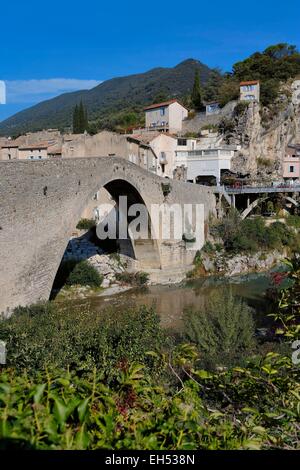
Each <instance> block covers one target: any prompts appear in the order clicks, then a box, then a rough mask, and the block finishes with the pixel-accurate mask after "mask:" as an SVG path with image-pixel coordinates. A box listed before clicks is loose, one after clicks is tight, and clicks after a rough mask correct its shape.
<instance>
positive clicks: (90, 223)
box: [76, 219, 96, 230]
mask: <svg viewBox="0 0 300 470" xmlns="http://www.w3.org/2000/svg"><path fill="white" fill-rule="evenodd" d="M95 225H96V222H95V220H93V219H80V220H79V222H78V224H77V225H76V228H77V229H78V230H90V229H91V228H93V227H95Z"/></svg>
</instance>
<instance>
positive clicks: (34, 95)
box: [0, 0, 300, 120]
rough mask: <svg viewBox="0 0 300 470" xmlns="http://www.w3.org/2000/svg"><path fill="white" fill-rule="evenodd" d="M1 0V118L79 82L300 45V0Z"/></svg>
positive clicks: (222, 61)
mask: <svg viewBox="0 0 300 470" xmlns="http://www.w3.org/2000/svg"><path fill="white" fill-rule="evenodd" d="M276 3H277V2H275V1H274V0H260V1H258V0H253V1H247V2H243V1H242V0H239V1H236V0H227V1H220V0H214V1H213V2H207V1H203V0H189V1H188V2H182V1H180V2H179V1H177V0H173V1H170V0H164V1H162V2H149V0H148V1H145V2H143V1H142V0H138V1H137V0H123V1H119V0H114V1H110V2H108V1H107V0H106V1H103V0H85V1H80V2H78V1H77V2H76V1H75V0H73V1H69V0H60V1H58V0H52V1H51V2H47V3H46V2H42V1H41V0H39V1H37V0H27V1H24V0H22V1H20V0H12V1H11V2H7V1H6V2H1V6H0V14H1V26H0V41H1V42H0V80H4V81H5V82H6V86H7V104H6V105H0V120H2V119H4V118H5V117H7V116H9V115H11V114H13V113H14V112H16V111H19V110H21V109H24V108H26V107H28V106H30V105H32V104H34V103H36V102H39V101H42V100H43V99H47V98H49V97H52V96H55V95H57V94H60V93H62V92H64V91H72V90H74V89H76V90H77V89H86V88H90V87H92V86H94V85H95V84H96V83H98V82H100V81H102V80H106V79H108V78H112V77H115V76H122V75H127V74H132V73H139V72H143V71H146V70H148V69H150V68H153V67H157V66H166V67H168V66H174V65H176V64H177V63H179V62H180V61H182V60H184V59H187V58H191V57H192V58H195V59H199V60H201V61H202V62H204V63H206V64H207V65H209V66H211V67H216V66H219V67H221V68H222V69H223V70H230V69H231V65H232V64H233V63H234V62H236V61H238V60H240V59H243V58H245V57H247V56H248V55H249V54H251V53H252V52H254V51H256V50H263V49H264V48H265V47H267V46H268V45H270V44H275V43H278V42H289V43H292V44H296V45H297V46H298V47H300V28H299V15H300V6H299V0H297V1H296V0H287V2H286V3H281V4H280V7H279V6H277V5H276Z"/></svg>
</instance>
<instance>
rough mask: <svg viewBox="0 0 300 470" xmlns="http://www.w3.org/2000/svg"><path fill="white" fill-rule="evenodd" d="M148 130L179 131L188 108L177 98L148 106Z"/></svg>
mask: <svg viewBox="0 0 300 470" xmlns="http://www.w3.org/2000/svg"><path fill="white" fill-rule="evenodd" d="M144 111H145V122H146V130H148V131H149V130H158V131H160V132H171V133H172V132H175V133H176V132H179V131H181V130H182V121H183V120H184V119H185V118H187V116H188V110H187V109H186V108H185V107H184V106H183V105H182V104H181V103H179V101H177V100H170V101H165V102H163V103H156V104H152V105H150V106H147V107H146V108H145V109H144Z"/></svg>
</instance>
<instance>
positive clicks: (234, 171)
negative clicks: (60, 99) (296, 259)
mask: <svg viewBox="0 0 300 470" xmlns="http://www.w3.org/2000/svg"><path fill="white" fill-rule="evenodd" d="M291 90H292V93H291V100H290V103H289V105H288V109H285V110H284V112H285V116H284V117H283V122H278V123H277V126H276V122H275V126H273V128H272V129H271V130H269V131H264V135H263V136H261V135H258V134H261V127H262V125H261V122H260V121H261V118H260V109H261V105H260V83H259V81H254V80H252V81H243V82H241V83H240V96H239V100H237V101H231V102H229V103H227V104H226V106H224V107H223V108H221V106H220V104H219V103H218V102H209V103H206V106H205V111H201V112H198V113H194V114H192V118H190V113H189V110H188V109H187V108H186V106H184V105H183V104H181V102H180V101H179V100H177V99H172V100H168V101H165V102H160V103H153V104H152V105H149V106H147V107H145V109H144V113H145V127H143V128H137V129H132V130H131V131H130V133H126V134H119V133H116V132H109V131H102V132H99V133H97V134H95V135H89V134H88V133H87V132H84V133H83V134H71V133H67V134H63V133H61V132H60V131H59V130H56V129H48V130H44V131H40V132H34V133H27V134H25V135H21V136H19V137H17V138H16V139H12V138H10V137H8V138H4V137H2V138H0V159H1V160H18V159H20V160H34V161H36V160H45V159H60V158H88V157H94V156H111V157H112V158H113V157H114V156H121V157H123V158H125V159H127V160H128V161H130V162H132V163H134V164H136V165H139V166H140V167H142V168H144V169H146V170H148V171H151V172H153V173H155V174H157V175H159V176H163V177H166V178H171V179H178V180H183V181H188V182H192V183H198V184H208V185H220V184H229V183H230V184H232V183H235V184H239V183H242V184H257V183H266V182H267V183H268V184H270V183H272V184H274V183H275V182H276V184H289V185H290V184H298V183H299V182H300V138H299V131H298V129H299V105H300V80H295V81H293V82H292V84H291ZM288 111H289V113H288ZM238 113H239V114H240V115H238ZM293 117H294V122H293V125H294V128H295V129H294V133H293V134H292V135H289V132H288V129H287V128H288V126H289V121H293ZM232 118H235V121H236V128H235V129H231V130H230V135H229V137H228V129H226V128H225V129H222V124H224V122H225V124H226V121H227V122H228V121H229V120H230V119H231V120H232ZM241 118H242V120H243V122H242V126H243V128H242V129H239V126H241ZM282 127H284V128H285V129H287V131H286V132H285V135H276V133H277V134H278V133H279V134H280V132H281V128H282ZM234 133H237V134H238V135H237V136H236V138H235V139H234ZM274 134H275V136H274ZM268 139H269V140H271V142H269V143H268V147H267V148H265V149H264V148H257V147H259V146H260V147H262V146H263V143H264V141H266V140H268ZM272 146H273V147H272ZM255 152H256V154H255ZM258 152H260V153H258Z"/></svg>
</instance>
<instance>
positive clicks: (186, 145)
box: [131, 131, 196, 178]
mask: <svg viewBox="0 0 300 470" xmlns="http://www.w3.org/2000/svg"><path fill="white" fill-rule="evenodd" d="M131 137H135V138H136V139H139V141H140V142H143V143H144V144H147V145H149V146H150V147H151V149H152V150H153V152H154V154H155V155H156V156H157V170H156V172H157V174H158V175H159V176H163V177H166V178H173V177H174V170H175V167H176V164H175V159H176V151H177V150H192V149H194V148H196V139H191V138H184V137H176V136H174V135H172V134H169V133H165V132H158V131H156V132H153V131H151V132H148V133H145V132H143V133H141V134H134V135H133V136H132V135H131Z"/></svg>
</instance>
